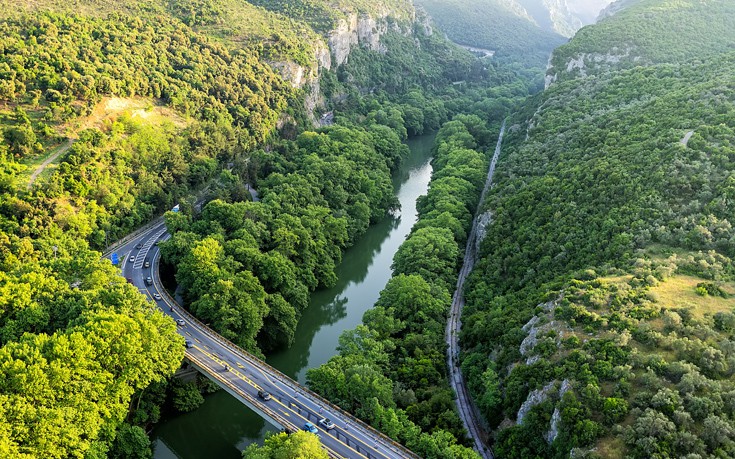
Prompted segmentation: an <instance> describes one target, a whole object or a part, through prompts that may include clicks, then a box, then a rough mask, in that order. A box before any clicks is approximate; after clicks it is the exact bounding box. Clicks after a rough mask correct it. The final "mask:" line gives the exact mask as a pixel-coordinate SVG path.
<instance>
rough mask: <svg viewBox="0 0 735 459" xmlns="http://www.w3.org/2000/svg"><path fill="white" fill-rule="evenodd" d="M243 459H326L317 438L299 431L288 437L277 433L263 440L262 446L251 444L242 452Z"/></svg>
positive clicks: (324, 451)
mask: <svg viewBox="0 0 735 459" xmlns="http://www.w3.org/2000/svg"><path fill="white" fill-rule="evenodd" d="M242 457H243V459H328V458H329V455H328V454H327V451H326V450H325V449H324V448H323V447H322V445H321V443H319V438H318V437H317V436H316V435H314V434H313V433H310V432H305V431H303V430H299V431H297V432H294V433H292V434H290V435H288V434H286V433H283V432H281V433H277V434H275V435H271V436H270V437H268V438H266V439H265V442H264V444H263V446H261V447H259V446H258V445H257V444H255V443H253V444H251V445H250V446H248V447H247V448H246V449H245V450H244V451H243V452H242Z"/></svg>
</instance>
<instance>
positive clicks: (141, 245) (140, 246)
mask: <svg viewBox="0 0 735 459" xmlns="http://www.w3.org/2000/svg"><path fill="white" fill-rule="evenodd" d="M135 248H136V249H138V250H140V249H142V248H143V243H142V242H138V243H137V244H135Z"/></svg>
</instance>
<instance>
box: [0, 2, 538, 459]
mask: <svg viewBox="0 0 735 459" xmlns="http://www.w3.org/2000/svg"><path fill="white" fill-rule="evenodd" d="M263 6H266V8H261V7H259V6H258V2H253V3H247V2H241V1H237V0H171V1H164V0H160V1H152V2H143V1H129V2H117V3H115V2H106V1H94V0H80V1H77V2H65V1H60V0H43V1H37V2H32V3H30V2H24V1H20V0H1V1H0V7H2V9H1V10H2V12H0V16H2V18H3V20H2V21H1V22H0V30H2V34H1V35H0V37H1V38H0V49H1V50H2V52H0V135H1V136H2V137H1V140H2V141H0V266H2V268H1V269H0V345H1V346H2V348H0V362H1V363H0V367H2V372H3V377H2V378H0V381H2V383H0V386H2V389H1V390H0V426H1V427H0V456H2V457H29V458H30V457H90V458H91V457H113V458H131V457H140V458H147V457H150V455H151V449H150V442H149V440H148V438H147V436H146V431H147V430H148V429H149V428H150V426H151V425H152V424H153V423H155V422H157V421H158V420H159V419H160V417H161V415H162V413H163V412H165V411H167V410H172V411H175V412H185V411H189V410H192V409H194V408H196V407H197V406H198V405H199V404H200V403H201V402H202V395H201V394H202V393H207V392H210V391H212V390H214V389H215V388H214V387H213V385H212V384H211V383H210V382H208V380H206V379H203V378H201V377H199V378H197V379H196V380H195V381H192V382H189V383H183V382H181V381H180V380H177V379H169V378H170V376H171V375H172V374H173V372H174V371H175V370H176V369H177V368H178V367H179V365H180V363H181V360H182V358H183V343H182V339H181V338H180V336H179V335H178V334H177V333H176V330H175V325H174V324H173V323H172V321H171V320H170V319H167V318H165V317H164V316H163V315H161V314H160V313H159V312H157V309H156V308H155V307H154V306H153V305H151V304H149V303H148V302H147V301H146V300H145V298H144V297H143V296H142V295H140V293H139V292H138V291H137V290H136V289H135V288H134V287H132V286H131V285H130V284H128V283H127V282H125V280H124V279H123V278H121V277H119V271H118V269H117V268H115V267H113V266H112V265H110V263H109V262H108V261H106V260H102V259H101V258H100V253H99V251H98V250H100V249H103V248H104V247H106V246H107V245H108V244H109V243H110V242H112V241H114V240H116V239H118V238H119V237H121V236H123V235H125V234H127V233H128V232H130V231H131V230H133V229H135V228H136V227H138V226H140V225H141V224H143V223H145V222H147V221H148V220H150V219H151V218H152V217H153V216H155V215H157V214H160V213H161V212H162V211H163V210H165V209H168V208H170V207H171V206H172V205H173V204H174V203H177V202H178V203H181V207H182V212H181V213H179V214H176V215H173V214H168V215H166V222H167V224H168V227H169V230H170V231H171V232H172V233H173V238H172V239H171V241H170V242H168V243H166V244H163V245H162V247H161V248H162V252H163V254H164V258H165V262H166V263H167V264H168V266H167V269H170V270H171V271H172V272H175V274H176V280H177V281H178V282H179V283H180V285H181V286H182V287H183V288H184V295H185V298H186V300H187V302H188V305H189V307H190V309H191V311H192V312H193V313H195V314H197V315H198V316H199V317H201V318H203V319H205V320H207V321H209V322H210V323H211V324H212V326H213V327H215V328H217V329H218V330H219V331H220V332H221V333H222V334H223V335H224V336H226V337H227V338H229V339H231V340H232V341H234V342H236V343H237V344H239V345H241V346H243V347H244V348H246V349H248V350H250V351H252V352H254V353H256V354H260V353H262V352H263V351H268V350H271V349H274V348H278V347H283V346H288V345H289V344H290V343H291V341H292V338H293V333H294V330H295V327H296V324H297V322H298V320H299V318H300V316H301V314H302V313H303V310H304V308H305V306H306V305H307V302H308V297H309V294H310V292H311V291H313V290H314V289H317V288H320V287H323V286H328V285H331V284H332V283H333V282H334V281H335V273H334V268H335V266H336V265H337V264H338V263H339V262H340V260H341V254H342V250H343V249H344V248H345V247H348V246H349V245H351V244H352V243H353V242H354V241H355V240H356V239H357V238H359V237H360V236H361V235H362V234H363V233H364V232H365V230H366V228H367V227H368V225H370V224H371V223H374V222H376V221H378V220H380V219H381V218H383V217H384V216H385V215H386V213H387V212H389V211H391V210H394V209H395V207H396V200H395V198H394V194H393V189H392V184H391V180H390V178H391V173H392V171H394V170H395V169H396V168H397V166H398V165H399V164H400V162H401V160H402V158H403V157H404V156H405V154H406V151H407V149H406V146H405V145H404V144H403V143H402V141H403V140H405V139H406V138H407V137H408V136H413V135H418V134H421V133H423V132H431V131H435V130H437V129H439V127H441V126H442V125H443V124H444V123H446V122H447V121H448V120H450V119H451V118H453V117H454V116H455V115H457V114H459V113H467V112H469V113H474V114H477V115H479V116H481V117H483V119H489V118H491V119H494V120H497V119H499V118H500V117H502V116H505V114H506V113H507V111H508V109H509V107H511V106H512V105H513V104H514V103H515V102H516V101H517V100H518V98H520V97H524V96H526V95H527V94H528V92H529V88H530V86H529V83H528V82H527V81H526V79H525V75H523V74H521V73H519V72H518V71H516V70H515V69H511V68H508V67H505V66H503V65H500V64H497V63H487V62H485V63H481V62H479V61H477V60H476V59H475V58H474V57H473V56H472V55H471V54H470V53H468V52H465V51H463V50H461V49H459V48H456V47H454V46H453V45H451V44H450V43H449V42H448V41H447V40H446V39H444V38H443V37H442V35H440V34H430V33H429V32H428V31H427V29H426V28H425V27H424V26H423V24H419V23H414V22H412V21H413V18H414V11H413V9H412V7H411V6H410V4H408V3H407V2H403V1H395V2H385V3H383V4H380V5H375V4H373V3H370V2H361V1H354V2H348V1H343V2H340V3H339V5H338V6H339V8H334V4H332V3H329V4H328V3H327V2H321V1H311V2H303V3H296V2H289V3H288V4H286V3H283V4H279V3H274V2H268V4H267V5H266V4H265V3H264V5H263ZM325 12H329V14H328V15H325V14H324V13H325ZM353 13H357V14H377V15H378V16H381V17H382V16H385V15H386V14H387V15H388V16H387V18H386V19H384V21H385V23H386V24H388V25H389V27H386V29H385V33H384V34H383V35H382V36H381V44H382V46H383V47H385V49H387V50H389V51H390V52H387V53H384V52H375V51H370V50H368V49H363V48H361V47H360V46H356V47H355V49H353V50H352V52H351V55H350V59H349V60H348V62H347V63H345V65H343V66H341V67H340V68H338V69H334V70H333V71H332V72H325V71H323V72H322V73H321V76H320V81H319V83H320V84H321V89H322V92H323V96H324V99H323V100H324V104H325V105H324V106H322V108H321V109H322V110H327V109H335V119H336V124H335V126H332V127H329V128H323V129H320V130H314V128H313V127H312V126H311V122H310V121H309V119H310V117H311V116H313V114H311V113H309V112H307V109H306V107H305V100H306V99H307V98H308V97H310V96H313V94H309V91H311V90H312V88H313V86H305V87H299V85H298V84H296V83H294V81H289V80H285V79H284V77H285V76H287V75H286V74H285V73H284V72H282V70H283V68H284V66H285V67H289V66H291V67H290V68H294V66H295V68H300V69H302V70H303V75H304V76H305V78H312V79H315V78H316V77H317V72H318V62H317V60H318V59H317V58H318V56H317V54H316V53H317V50H318V49H319V47H320V46H321V47H324V46H325V45H324V44H323V43H322V42H321V40H323V37H324V35H325V34H326V33H328V31H329V28H330V27H333V26H334V24H335V23H336V22H335V21H338V20H340V19H344V18H347V17H349V16H350V14H353ZM322 18H326V19H327V20H326V21H321V19H322ZM456 80H462V81H463V82H464V83H463V84H462V85H459V86H452V85H451V83H452V82H453V81H456ZM453 123H455V124H450V125H449V126H455V129H459V130H460V131H461V130H462V129H468V130H469V131H470V134H466V135H465V137H466V136H467V135H472V136H477V135H479V134H478V132H486V128H485V124H484V121H481V120H480V118H464V119H463V121H455V122H453ZM457 123H459V124H457ZM465 124H466V125H467V127H466V128H461V127H460V126H463V125H465ZM446 129H449V128H446ZM476 131H477V132H476ZM485 137H486V136H485V135H484V134H483V135H482V136H480V137H475V140H468V139H466V138H463V139H462V142H465V143H466V144H467V146H468V148H469V149H468V150H467V151H468V152H472V155H471V156H470V157H468V158H462V157H459V156H457V155H454V156H451V155H450V153H449V152H448V151H447V152H445V153H444V154H445V155H447V159H446V161H447V163H448V164H450V165H449V166H447V167H446V171H445V173H444V175H445V177H444V178H443V181H438V182H437V185H436V190H440V191H435V192H434V194H435V195H436V197H435V198H432V199H433V200H435V201H436V202H434V201H432V202H428V201H427V203H425V204H424V205H423V208H422V213H424V214H426V215H425V218H424V223H422V224H423V225H424V226H425V227H423V228H421V229H418V228H417V230H416V233H417V234H418V235H420V236H421V237H423V238H428V239H427V240H434V243H437V244H443V243H444V242H451V244H453V245H456V246H457V247H459V246H461V245H462V239H463V238H466V234H465V233H466V228H467V218H468V216H469V215H470V214H471V212H472V206H474V205H475V204H476V195H475V194H476V188H477V185H476V183H475V181H476V180H477V177H478V176H479V175H478V174H479V172H478V171H477V170H474V168H480V169H481V168H482V167H484V162H485V156H484V153H483V152H481V151H472V150H471V148H475V146H476V147H477V148H479V147H480V146H481V145H484V142H485V141H486V140H487V139H486V138H485ZM462 151H464V150H462ZM450 156H451V158H450ZM460 156H461V155H460ZM480 175H481V174H480ZM437 180H438V179H437ZM251 185H252V186H256V187H257V188H258V190H259V192H260V195H261V197H262V200H261V201H260V202H250V194H249V192H248V187H249V186H251ZM454 186H460V187H461V188H462V190H463V191H462V195H461V198H460V199H461V201H457V200H456V199H453V198H452V199H450V198H448V197H441V196H440V195H441V194H442V193H444V194H447V193H449V189H450V188H452V187H454ZM195 193H199V194H200V196H202V197H203V198H204V201H205V205H204V206H203V207H202V210H201V212H199V213H197V212H195V211H194V206H193V203H194V197H193V196H194V194H195ZM473 196H474V197H473ZM444 223H446V224H449V225H451V228H452V231H451V234H449V233H448V232H447V230H443V231H440V230H438V229H436V228H434V229H432V228H429V227H430V226H436V227H438V226H441V225H442V224H444ZM432 233H436V234H432ZM445 233H446V234H445ZM437 237H438V239H437ZM414 240H415V241H416V242H414V243H415V244H418V243H420V241H421V238H420V237H415V238H414ZM452 241H454V242H452ZM449 248H450V249H451V247H449ZM455 252H456V251H452V250H450V251H449V252H447V256H448V257H449V258H448V259H447V260H443V261H440V262H439V263H440V264H441V265H442V268H441V272H438V273H437V275H438V276H440V277H437V278H433V277H430V278H429V281H430V282H431V283H435V284H437V286H438V287H437V286H432V287H430V290H431V293H437V294H439V295H440V297H441V298H444V297H445V296H446V295H447V294H448V293H446V292H447V291H448V290H447V289H448V287H449V284H450V283H451V277H452V276H453V275H454V273H453V270H454V269H455V268H456V261H457V260H456V259H454V260H450V258H453V257H454V258H456V256H457V255H458V253H455ZM405 265H406V266H405V268H404V273H405V274H406V275H407V276H408V275H410V271H411V270H412V269H416V270H418V271H419V274H422V273H423V271H421V269H422V268H421V261H420V260H416V259H410V257H408V258H407V259H406V260H405ZM423 274H425V275H426V276H428V275H429V274H428V273H423ZM442 279H444V280H442ZM427 286H429V284H428V283H425V286H423V287H422V288H429V287H427ZM438 288H440V289H443V290H436V289H438ZM435 290H436V291H435ZM442 308H443V306H442V305H441V304H437V307H436V309H435V311H434V312H433V313H432V318H431V321H432V323H433V324H434V328H436V329H438V328H440V327H439V324H440V323H441V320H442V319H441V316H440V314H441V311H442V310H443V309H442ZM407 313H408V311H407ZM418 326H420V325H418V324H417V325H411V329H413V330H414V332H415V330H417V328H416V327H418ZM437 337H438V335H436V336H433V337H431V338H430V341H431V349H429V348H427V349H426V350H427V352H431V355H432V356H436V355H439V353H441V348H440V346H439V342H438V341H437ZM397 338H398V337H391V339H396V340H397ZM411 347H415V346H414V345H412V346H411ZM397 357H398V356H397V354H396V355H392V356H390V358H391V359H396V358H397ZM412 358H416V359H419V358H421V359H424V358H423V357H421V356H419V355H415V356H413V357H412ZM435 363H436V362H434V363H432V365H431V368H430V367H427V369H426V371H427V372H429V373H431V377H430V378H428V379H426V380H425V381H424V380H422V382H421V384H422V386H421V387H419V386H416V387H413V388H410V389H406V391H405V397H404V399H403V401H402V402H400V403H399V404H398V405H396V404H395V403H396V402H393V401H392V400H393V394H392V393H389V394H388V398H387V399H386V404H385V406H382V405H381V406H376V409H380V410H383V409H384V410H385V413H387V414H386V416H388V415H389V413H394V414H390V416H394V415H395V416H397V418H396V419H400V422H401V423H402V424H400V425H401V426H403V425H405V426H406V429H407V430H406V431H405V432H403V433H401V435H400V438H401V440H402V441H405V442H406V443H409V444H411V445H413V446H415V447H416V448H418V449H420V450H421V451H427V454H430V455H431V457H449V456H446V455H445V454H449V453H448V452H451V454H452V455H453V456H455V457H468V456H469V457H471V455H472V454H471V452H470V451H469V450H468V449H467V448H465V447H463V446H461V444H462V443H463V442H464V441H465V440H464V437H463V436H464V433H463V432H462V430H461V427H459V425H458V419H457V417H456V414H454V412H453V407H452V399H451V393H450V392H449V389H448V387H447V385H446V381H444V380H443V376H442V374H441V372H442V370H441V368H440V367H439V366H436V367H434V365H435ZM391 365H394V369H393V370H390V372H389V373H388V374H389V377H390V378H398V373H399V372H400V373H403V376H401V377H400V378H399V379H397V381H399V382H400V381H401V379H402V380H404V381H408V380H409V379H410V378H411V375H410V374H407V373H406V372H407V369H406V367H403V368H401V366H400V365H399V364H398V363H396V362H394V363H393V364H391ZM386 371H387V370H386ZM384 377H388V376H384ZM391 384H392V383H391ZM396 387H397V386H396ZM413 391H415V392H413ZM412 394H414V395H412ZM412 397H413V398H412ZM393 409H396V411H391V410H393ZM435 413H443V415H442V418H441V420H439V421H436V420H434V419H433V416H434V414H435ZM372 414H374V413H372V412H367V411H366V412H365V413H362V415H364V416H365V417H366V419H368V420H370V421H372V422H374V423H376V424H380V426H381V427H383V428H384V429H386V430H387V431H391V432H392V434H393V435H394V436H397V435H398V434H397V433H396V429H397V428H398V427H396V425H393V427H391V428H389V426H388V425H384V424H381V423H379V422H378V421H377V420H376V419H375V418H373V417H371V416H372ZM382 419H383V421H381V422H387V421H385V420H386V419H388V418H385V417H384V418H382ZM391 422H392V421H391ZM396 422H398V421H396ZM391 429H392V430H391ZM301 436H304V435H299V436H293V437H288V438H282V436H277V437H273V438H271V439H269V440H268V442H267V443H266V445H265V447H266V452H263V451H260V450H257V449H256V448H252V449H251V450H249V451H248V452H247V453H246V454H251V455H252V457H262V455H266V456H268V455H269V454H270V455H273V454H278V453H277V451H283V450H285V449H289V448H291V449H293V448H300V447H301V446H299V445H301V444H302V443H301V442H305V443H304V444H307V443H308V444H312V443H313V438H299V437H301ZM307 437H308V435H307ZM312 447H313V444H312ZM268 448H270V449H271V450H270V452H267V449H268ZM445 452H446V453H445Z"/></svg>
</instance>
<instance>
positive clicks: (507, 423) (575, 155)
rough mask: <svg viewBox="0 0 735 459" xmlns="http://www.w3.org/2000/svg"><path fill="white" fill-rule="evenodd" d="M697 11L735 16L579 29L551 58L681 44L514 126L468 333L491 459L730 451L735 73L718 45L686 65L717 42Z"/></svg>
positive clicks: (660, 7) (590, 82) (465, 342)
mask: <svg viewBox="0 0 735 459" xmlns="http://www.w3.org/2000/svg"><path fill="white" fill-rule="evenodd" d="M700 7H701V8H704V9H706V10H707V11H706V12H705V13H703V16H702V17H705V18H706V17H714V16H720V17H730V16H731V11H730V6H729V5H724V3H722V2H712V3H709V4H707V6H706V7H704V6H703V4H701V3H700V2H688V1H685V2H667V1H658V2H651V1H645V0H644V1H641V2H639V4H637V5H633V6H630V7H629V8H628V9H627V10H625V11H624V12H623V13H625V14H623V13H619V14H618V15H615V16H613V17H611V18H609V19H607V20H606V21H605V22H603V23H602V24H600V26H591V27H590V28H587V29H583V31H584V33H580V34H578V36H577V37H575V38H574V39H573V40H572V42H571V44H570V45H569V46H568V47H562V48H560V50H559V54H557V55H555V58H554V59H555V62H557V59H560V57H559V56H567V55H568V52H569V50H570V49H593V48H592V46H599V50H600V52H603V53H604V52H606V51H605V50H604V49H603V45H602V43H606V45H605V46H608V48H607V50H608V51H609V50H611V49H612V48H609V47H614V46H617V45H618V43H619V41H618V39H619V38H620V37H621V36H622V35H612V36H607V35H605V34H606V33H608V32H609V31H611V30H614V31H621V30H627V31H628V32H626V34H627V36H629V37H633V36H635V37H638V36H643V37H645V36H650V37H653V36H654V35H655V34H656V32H655V30H656V24H659V23H660V24H667V27H669V28H670V29H672V30H679V34H678V35H677V36H676V37H674V36H673V35H668V34H663V35H662V36H661V40H662V42H658V41H656V39H654V38H651V40H652V43H655V44H652V45H651V46H650V47H648V46H643V45H639V47H638V48H636V52H637V53H638V54H639V55H641V56H657V58H656V60H657V61H658V62H659V63H655V62H654V63H651V65H648V66H637V67H635V68H628V67H629V63H628V62H626V61H621V63H620V68H616V66H615V65H614V63H610V62H609V63H608V64H610V65H609V67H608V68H607V70H600V73H599V74H597V75H596V76H595V77H594V78H581V77H578V78H572V77H573V76H574V75H573V74H572V75H569V76H570V78H568V79H564V78H562V79H561V82H557V83H555V84H553V85H552V86H551V87H550V88H549V89H548V90H547V91H545V92H544V93H543V94H541V95H538V96H536V97H535V98H533V99H532V100H531V101H530V102H529V103H528V104H527V105H526V106H525V107H524V108H523V110H521V111H520V112H519V113H518V114H517V115H516V116H515V117H514V120H513V122H512V123H511V125H512V126H513V125H514V126H513V127H512V128H511V129H510V133H509V136H508V137H507V140H508V141H507V143H506V144H505V146H504V150H503V156H502V157H501V161H500V163H499V167H498V171H497V173H496V176H497V178H496V181H497V185H496V186H495V187H494V188H493V190H492V192H491V193H490V195H489V196H488V200H487V202H486V203H485V207H486V208H487V209H489V210H491V211H492V215H493V223H492V225H490V226H489V227H488V231H487V236H486V238H485V239H484V241H483V243H482V248H481V259H480V260H479V261H478V263H477V265H476V269H475V271H474V273H473V274H472V276H471V279H470V282H469V284H470V285H469V286H468V290H467V300H468V304H467V307H466V309H465V313H464V318H463V323H464V324H465V325H464V327H463V332H462V336H461V341H462V346H463V349H464V352H463V353H462V356H461V357H462V368H463V371H464V372H465V374H466V375H467V377H468V380H469V383H470V386H471V390H472V392H473V393H474V395H475V400H476V401H477V404H478V406H479V408H480V410H481V411H482V412H483V413H484V414H485V416H486V418H487V419H488V421H489V422H490V424H491V425H492V426H493V427H498V430H497V435H496V445H495V446H496V447H495V449H496V453H497V454H498V456H499V457H517V458H521V457H568V456H569V454H570V451H573V454H574V455H576V457H596V456H602V457H641V458H642V457H673V456H677V457H686V456H687V455H690V456H691V457H718V456H721V457H729V456H731V455H732V454H733V452H732V450H731V445H732V442H731V440H730V435H731V434H730V432H732V429H733V425H732V415H733V413H732V412H731V411H730V408H729V404H728V403H729V402H728V401H727V400H728V395H727V394H729V393H730V392H731V391H732V387H731V376H732V370H731V367H730V364H729V363H728V359H729V355H730V351H729V349H730V344H731V341H730V340H731V339H732V336H731V332H730V330H729V325H727V324H728V323H729V317H730V314H731V313H732V311H733V306H735V304H733V303H732V300H731V299H729V295H730V293H731V292H732V290H731V289H732V284H731V282H732V279H733V273H734V272H735V271H733V265H732V261H731V259H732V257H733V255H735V254H734V253H733V244H732V243H733V233H732V230H731V222H732V221H733V217H734V216H733V214H732V211H733V207H732V206H731V205H728V204H727V203H729V200H728V199H729V198H728V196H729V194H728V193H730V191H729V190H730V188H731V182H732V175H733V172H734V170H735V164H734V163H733V162H732V151H731V147H730V143H731V142H730V139H731V137H732V128H733V125H732V119H733V109H734V108H735V107H734V106H733V104H732V101H733V100H734V99H733V97H732V88H731V86H732V85H731V82H730V80H731V78H730V76H731V75H732V72H733V70H735V69H733V62H734V61H733V58H734V56H733V55H732V54H731V53H729V52H722V53H720V54H716V55H712V56H710V57H706V54H708V53H716V51H715V50H716V49H719V48H717V46H716V45H713V46H712V47H710V48H706V47H705V49H704V51H703V53H702V55H704V56H705V57H697V58H694V56H691V55H689V56H691V58H690V59H687V58H686V56H687V55H688V53H689V51H687V49H688V46H689V44H690V43H693V42H698V41H706V40H711V43H714V39H713V38H714V37H713V36H711V35H709V34H708V33H706V32H704V31H703V29H695V28H692V27H690V25H691V24H692V23H697V21H699V20H700V18H699V17H696V18H692V19H691V22H688V21H689V18H690V16H689V13H688V12H692V14H693V15H694V16H698V15H697V13H696V11H698V10H697V9H698V8H700ZM654 12H655V13H654ZM684 12H687V14H686V15H685V14H684ZM652 15H653V16H652ZM684 18H686V20H685V19H684ZM639 30H641V31H642V32H641V33H640V34H638V33H637V32H636V33H633V32H632V31H639ZM684 31H688V32H687V33H684ZM731 35H732V31H727V33H725V32H723V34H721V35H720V36H719V37H718V39H721V40H723V42H727V40H728V39H729V38H727V37H729V36H731ZM589 36H594V37H597V39H598V40H599V41H598V42H597V44H594V45H592V44H589V43H588V41H587V39H588V37H589ZM667 40H670V41H667ZM679 45H680V46H679ZM663 49H667V50H669V51H667V55H668V59H667V58H666V57H665V56H664V55H662V54H657V53H658V52H659V50H663ZM565 59H566V58H565ZM562 61H563V60H562ZM562 61H559V62H562ZM644 62H646V61H645V60H643V61H640V62H639V64H640V63H644ZM577 75H578V76H580V75H579V74H577ZM690 133H691V134H690ZM688 134H689V135H688ZM690 137H691V138H690ZM672 292H677V293H676V294H674V293H672ZM488 356H490V358H488ZM694 381H696V382H694ZM705 407H706V408H705ZM712 432H718V433H717V434H716V437H717V439H715V438H714V437H713V436H712V435H711V434H712Z"/></svg>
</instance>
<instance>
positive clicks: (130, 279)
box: [125, 277, 133, 284]
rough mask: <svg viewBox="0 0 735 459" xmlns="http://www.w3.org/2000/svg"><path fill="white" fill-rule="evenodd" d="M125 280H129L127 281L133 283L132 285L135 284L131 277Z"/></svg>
mask: <svg viewBox="0 0 735 459" xmlns="http://www.w3.org/2000/svg"><path fill="white" fill-rule="evenodd" d="M125 279H127V281H128V282H129V283H131V284H132V283H133V279H132V278H130V277H126V278H125Z"/></svg>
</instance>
